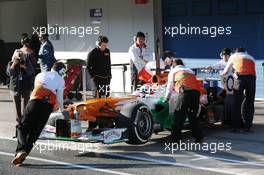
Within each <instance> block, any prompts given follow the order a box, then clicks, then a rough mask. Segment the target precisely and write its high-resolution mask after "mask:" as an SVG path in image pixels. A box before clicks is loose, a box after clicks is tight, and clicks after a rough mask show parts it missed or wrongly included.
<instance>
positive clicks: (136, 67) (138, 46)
mask: <svg viewBox="0 0 264 175" xmlns="http://www.w3.org/2000/svg"><path fill="white" fill-rule="evenodd" d="M134 41H135V42H134V44H133V45H132V46H131V47H130V48H129V51H128V53H129V58H130V67H131V84H132V87H133V88H132V90H136V89H137V86H138V85H143V84H144V81H142V80H140V79H139V77H140V76H141V74H144V67H145V65H146V64H147V63H148V62H149V61H153V60H154V58H153V54H152V52H151V51H150V50H149V49H148V47H147V45H146V44H145V34H144V33H142V32H138V33H137V35H136V37H135V40H134Z"/></svg>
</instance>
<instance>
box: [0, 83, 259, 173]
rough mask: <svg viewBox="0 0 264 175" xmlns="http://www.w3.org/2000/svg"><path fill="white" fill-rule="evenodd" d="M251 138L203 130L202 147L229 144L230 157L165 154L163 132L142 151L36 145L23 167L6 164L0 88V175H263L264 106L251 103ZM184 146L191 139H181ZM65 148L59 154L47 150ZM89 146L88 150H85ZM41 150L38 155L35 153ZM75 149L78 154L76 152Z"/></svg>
mask: <svg viewBox="0 0 264 175" xmlns="http://www.w3.org/2000/svg"><path fill="white" fill-rule="evenodd" d="M254 123H255V124H254V129H255V132H254V133H250V134H231V133H229V132H228V131H229V130H228V128H223V127H221V126H219V125H215V126H207V127H205V128H204V133H205V135H206V139H205V142H206V143H208V144H210V143H221V142H223V143H224V144H226V143H228V142H230V143H231V147H232V149H231V150H230V151H228V150H226V151H217V152H216V153H210V151H175V152H172V150H169V149H168V147H166V146H168V144H169V142H168V141H169V139H168V138H167V136H168V135H169V133H168V132H162V133H160V134H159V135H153V138H152V140H151V141H150V142H149V143H147V144H145V145H139V146H135V145H127V144H126V143H119V144H114V145H102V144H89V143H88V144H84V143H75V142H58V141H47V140H39V141H38V142H37V146H38V147H35V149H34V150H33V151H32V153H31V154H30V157H28V158H27V160H26V161H25V162H24V165H23V166H22V167H13V166H11V165H10V161H11V160H12V158H13V153H14V150H15V147H16V140H15V139H11V138H12V136H13V135H14V126H15V124H16V123H15V113H14V108H13V103H12V101H11V98H10V95H9V92H8V90H7V89H6V88H3V87H1V88H0V174H55V173H56V174H57V175H59V174H124V175H125V174H142V175H147V174H152V175H155V174H216V175H218V174H250V175H252V174H259V175H261V174H264V149H263V145H264V137H263V131H264V103H263V102H257V103H256V115H255V119H254ZM184 138H185V141H186V142H188V140H189V139H192V138H191V135H190V132H186V133H185V134H184ZM60 144H64V145H65V144H66V145H68V146H69V145H70V146H69V147H70V148H68V149H67V148H66V149H64V150H63V149H58V148H54V147H53V149H52V148H51V149H50V150H48V145H52V146H54V145H57V146H58V145H60ZM87 145H88V146H87ZM41 146H42V148H44V149H45V150H42V151H41V152H40V148H41ZM77 148H78V149H79V150H77Z"/></svg>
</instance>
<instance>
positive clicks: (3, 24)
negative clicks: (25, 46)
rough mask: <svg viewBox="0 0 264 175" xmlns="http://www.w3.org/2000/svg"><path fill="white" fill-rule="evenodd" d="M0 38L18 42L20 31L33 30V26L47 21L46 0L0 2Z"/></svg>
mask: <svg viewBox="0 0 264 175" xmlns="http://www.w3.org/2000/svg"><path fill="white" fill-rule="evenodd" d="M0 6H1V7H0V14H1V15H0V38H2V39H3V40H4V41H5V42H18V41H19V40H20V37H21V33H24V32H26V33H29V34H31V33H32V32H33V29H32V27H33V26H41V25H45V24H46V23H47V20H46V1H45V0H27V1H3V2H0Z"/></svg>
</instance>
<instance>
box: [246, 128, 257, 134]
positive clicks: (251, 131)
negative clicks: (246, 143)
mask: <svg viewBox="0 0 264 175" xmlns="http://www.w3.org/2000/svg"><path fill="white" fill-rule="evenodd" d="M243 133H245V134H247V133H254V130H253V129H250V128H247V129H244V130H243Z"/></svg>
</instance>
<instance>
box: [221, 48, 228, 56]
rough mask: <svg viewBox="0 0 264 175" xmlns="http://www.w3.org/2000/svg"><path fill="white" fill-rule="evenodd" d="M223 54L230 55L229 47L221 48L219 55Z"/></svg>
mask: <svg viewBox="0 0 264 175" xmlns="http://www.w3.org/2000/svg"><path fill="white" fill-rule="evenodd" d="M223 55H231V49H229V48H223V50H222V51H221V53H220V56H223Z"/></svg>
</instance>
